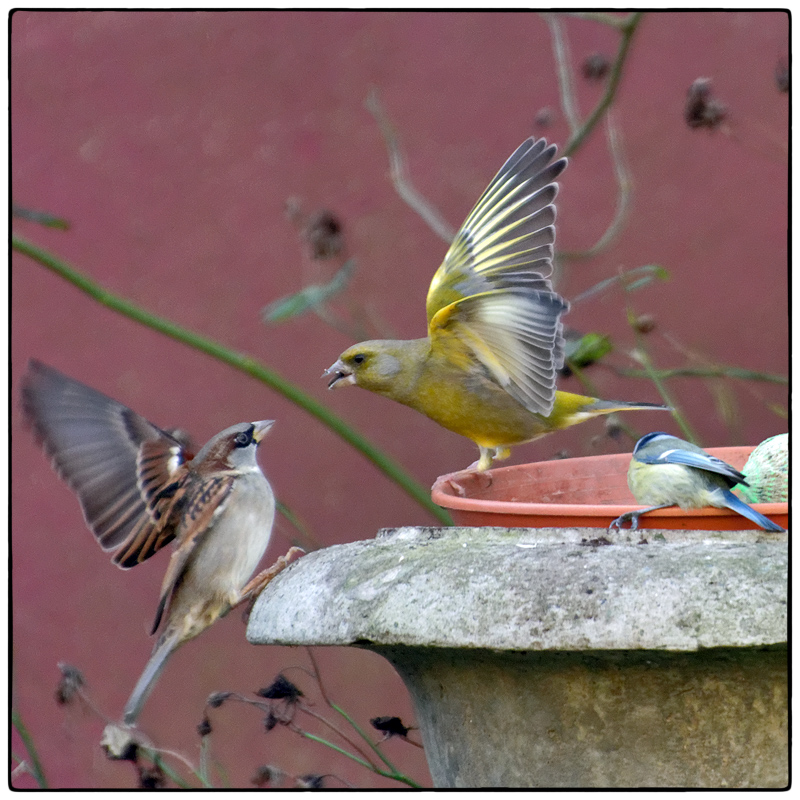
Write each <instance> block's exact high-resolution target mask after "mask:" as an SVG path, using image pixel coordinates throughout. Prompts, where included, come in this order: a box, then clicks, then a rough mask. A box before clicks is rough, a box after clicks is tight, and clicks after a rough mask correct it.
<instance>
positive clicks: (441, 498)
mask: <svg viewBox="0 0 800 800" xmlns="http://www.w3.org/2000/svg"><path fill="white" fill-rule="evenodd" d="M715 449H716V448H715ZM616 455H619V454H616ZM584 458H597V459H603V458H605V456H587V457H584ZM536 463H538V464H542V463H544V462H536ZM524 466H526V465H525V464H515V465H511V466H508V467H500V468H499V469H497V470H491V472H500V471H503V470H513V469H519V468H520V467H524ZM466 472H467V471H466V470H462V471H460V472H451V473H450V474H448V475H441V476H440V477H438V478H437V479H436V482H435V483H434V484H433V488H432V489H431V499H432V500H433V502H434V503H436V504H437V505H438V506H441V507H442V508H452V509H455V510H458V511H472V512H475V513H479V514H507V515H513V516H517V517H611V518H615V517H618V516H620V515H621V514H624V513H625V512H626V511H636V510H639V509H641V508H647V506H640V505H633V504H631V505H620V504H616V505H611V504H608V505H603V504H600V505H588V504H580V503H529V502H522V501H511V500H479V499H476V498H473V497H458V496H457V495H455V494H449V493H448V492H445V491H443V490H442V489H441V488H440V487H441V486H446V485H447V483H448V481H450V480H457V479H458V478H459V477H460V476H462V475H464V474H465V473H466ZM750 505H751V506H752V507H753V508H754V509H756V511H758V512H760V513H761V514H763V515H764V516H765V517H772V516H776V515H784V516H787V515H788V514H789V504H788V503H751V504H750ZM650 515H652V516H653V517H687V516H689V517H735V516H737V515H736V512H735V511H730V510H728V509H723V508H698V509H692V510H691V511H683V510H682V509H680V508H678V507H677V506H676V507H674V508H661V509H659V510H658V511H651V512H649V513H648V516H650Z"/></svg>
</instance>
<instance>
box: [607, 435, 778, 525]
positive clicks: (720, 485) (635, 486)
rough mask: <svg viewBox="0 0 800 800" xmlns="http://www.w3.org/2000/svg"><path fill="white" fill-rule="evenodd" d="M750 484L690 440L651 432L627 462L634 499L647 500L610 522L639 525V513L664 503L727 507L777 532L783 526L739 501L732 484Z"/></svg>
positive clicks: (741, 474)
mask: <svg viewBox="0 0 800 800" xmlns="http://www.w3.org/2000/svg"><path fill="white" fill-rule="evenodd" d="M736 484H741V485H743V486H749V484H748V483H747V477H746V476H745V475H744V474H743V473H741V472H739V471H738V470H736V469H734V468H733V467H732V466H731V465H730V464H726V463H725V462H724V461H722V460H721V459H719V458H715V457H714V456H712V455H709V454H708V453H706V451H705V450H703V449H701V448H700V447H698V446H697V445H696V444H692V443H691V442H685V441H683V439H678V438H677V437H676V436H670V435H669V434H668V433H663V432H662V431H655V432H654V433H648V434H647V435H646V436H643V437H642V438H641V439H639V441H638V442H637V443H636V446H635V447H634V449H633V456H632V457H631V463H630V466H629V467H628V486H629V488H630V490H631V492H632V493H633V496H634V497H635V498H636V502H637V503H640V504H641V505H647V506H649V508H643V509H641V510H639V511H627V512H626V513H624V514H622V515H621V516H619V517H617V518H616V519H615V520H614V521H613V522H612V523H611V525H610V526H609V527H611V528H622V527H624V525H625V523H627V522H630V523H631V529H632V530H636V528H637V527H638V526H639V517H641V516H642V514H646V513H647V512H648V511H655V510H656V509H658V508H668V507H669V506H680V507H681V508H683V509H689V508H705V507H706V506H712V507H714V508H729V509H730V510H731V511H735V512H736V513H737V514H741V515H742V516H743V517H746V518H747V519H749V520H750V521H751V522H754V523H755V524H756V525H758V526H759V527H760V528H763V529H764V530H765V531H773V532H775V533H777V532H782V531H783V528H782V527H781V526H780V525H778V524H776V523H774V522H773V521H772V520H771V519H768V518H767V517H765V516H764V515H763V514H760V513H759V512H758V511H756V510H755V509H754V508H751V507H750V506H749V505H747V503H745V502H743V501H742V500H740V499H739V498H738V497H737V496H736V495H735V494H733V492H731V489H732V488H733V487H734V486H736Z"/></svg>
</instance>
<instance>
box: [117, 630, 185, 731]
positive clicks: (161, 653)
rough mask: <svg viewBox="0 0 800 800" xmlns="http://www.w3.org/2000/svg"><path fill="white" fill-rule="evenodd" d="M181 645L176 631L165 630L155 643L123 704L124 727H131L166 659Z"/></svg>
mask: <svg viewBox="0 0 800 800" xmlns="http://www.w3.org/2000/svg"><path fill="white" fill-rule="evenodd" d="M180 644H181V641H180V637H179V635H178V632H177V631H170V630H169V629H167V630H166V631H165V632H164V634H163V635H162V636H161V637H159V640H158V642H157V643H156V646H155V649H154V650H153V654H152V655H151V656H150V660H149V661H148V662H147V665H146V666H145V668H144V672H142V676H141V677H140V678H139V680H138V681H137V682H136V686H135V687H134V689H133V692H131V696H130V699H129V700H128V702H127V703H126V704H125V711H124V712H123V717H122V718H123V720H124V721H125V724H126V725H133V724H134V723H135V722H136V718H137V717H138V716H139V712H140V711H141V710H142V706H144V702H145V700H147V697H148V695H149V694H150V692H151V691H152V690H153V687H154V686H155V684H156V681H157V680H158V678H159V676H160V675H161V671H162V670H163V669H164V665H165V664H166V663H167V659H168V658H169V657H170V656H171V655H172V653H173V652H174V651H175V650H176V649H177V647H178V645H180Z"/></svg>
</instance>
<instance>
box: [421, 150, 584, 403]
mask: <svg viewBox="0 0 800 800" xmlns="http://www.w3.org/2000/svg"><path fill="white" fill-rule="evenodd" d="M555 154H556V147H555V145H550V146H549V147H548V146H547V142H545V141H544V139H539V140H538V141H534V140H533V139H528V140H527V141H526V142H524V143H523V144H522V145H520V146H519V147H518V148H517V150H516V151H515V152H514V153H513V155H512V156H511V157H510V158H509V159H508V161H506V163H505V164H504V165H503V167H502V169H501V170H500V172H498V173H497V175H496V176H495V177H494V179H493V180H492V182H491V183H490V184H489V186H488V188H487V189H486V191H485V192H484V193H483V195H482V196H481V198H480V199H479V200H478V202H477V204H476V205H475V208H474V209H473V210H472V212H471V213H470V215H469V216H468V217H467V219H466V221H465V222H464V224H463V225H462V226H461V230H459V232H458V234H456V237H455V239H454V240H453V244H452V245H451V246H450V249H449V250H448V252H447V255H446V256H445V258H444V261H443V262H442V265H441V266H440V267H439V269H438V270H437V272H436V274H435V275H434V276H433V281H432V282H431V286H430V289H429V291H428V299H427V314H428V326H429V333H430V337H431V341H432V345H433V346H434V347H437V346H442V345H444V346H446V345H445V344H444V343H445V342H446V341H447V339H448V337H449V335H451V334H452V335H453V336H456V337H457V338H458V339H459V340H460V341H462V342H463V343H465V344H466V345H467V346H468V347H469V348H470V349H471V350H472V352H473V353H474V354H475V356H476V357H477V358H478V359H479V360H480V361H481V362H482V363H483V364H484V365H485V366H486V367H487V368H488V370H489V371H490V372H491V374H492V375H493V376H494V378H495V380H496V381H497V382H498V383H499V384H500V385H501V386H502V387H503V388H504V389H506V391H507V392H508V393H509V394H510V395H511V396H512V397H514V398H515V399H516V400H517V401H518V402H520V403H522V405H524V406H525V407H526V408H528V409H530V410H531V411H533V412H535V413H540V414H549V413H550V411H551V410H552V407H553V402H554V398H555V378H556V370H558V369H559V368H560V367H561V366H562V365H563V362H564V339H563V336H562V326H561V315H562V314H563V313H564V312H566V311H567V310H568V308H569V305H568V303H567V302H566V301H565V300H563V299H562V298H561V297H560V296H559V295H558V294H556V293H555V292H554V291H553V288H552V285H551V283H550V280H549V278H550V274H551V272H552V258H553V243H554V241H555V227H554V223H555V218H556V210H555V205H554V204H553V201H554V200H555V197H556V194H557V192H558V184H557V183H555V180H556V178H557V177H558V176H559V175H560V174H561V172H562V171H563V169H564V168H565V167H566V165H567V161H566V159H564V158H561V159H558V160H557V161H553V158H554V157H555Z"/></svg>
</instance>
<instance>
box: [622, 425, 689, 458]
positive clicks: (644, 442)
mask: <svg viewBox="0 0 800 800" xmlns="http://www.w3.org/2000/svg"><path fill="white" fill-rule="evenodd" d="M665 440H671V441H672V442H677V443H678V444H680V440H679V439H676V438H675V437H674V436H670V434H668V433H664V431H653V432H652V433H646V434H645V435H644V436H642V438H641V439H639V441H638V442H636V446H635V447H634V448H633V455H634V458H635V457H636V456H639V455H641V454H642V453H643V452H644V451H645V450H647V449H648V448H649V447H652V445H654V444H661V443H664V444H666V441H665ZM671 446H673V447H674V446H675V445H674V444H672V445H671Z"/></svg>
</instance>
